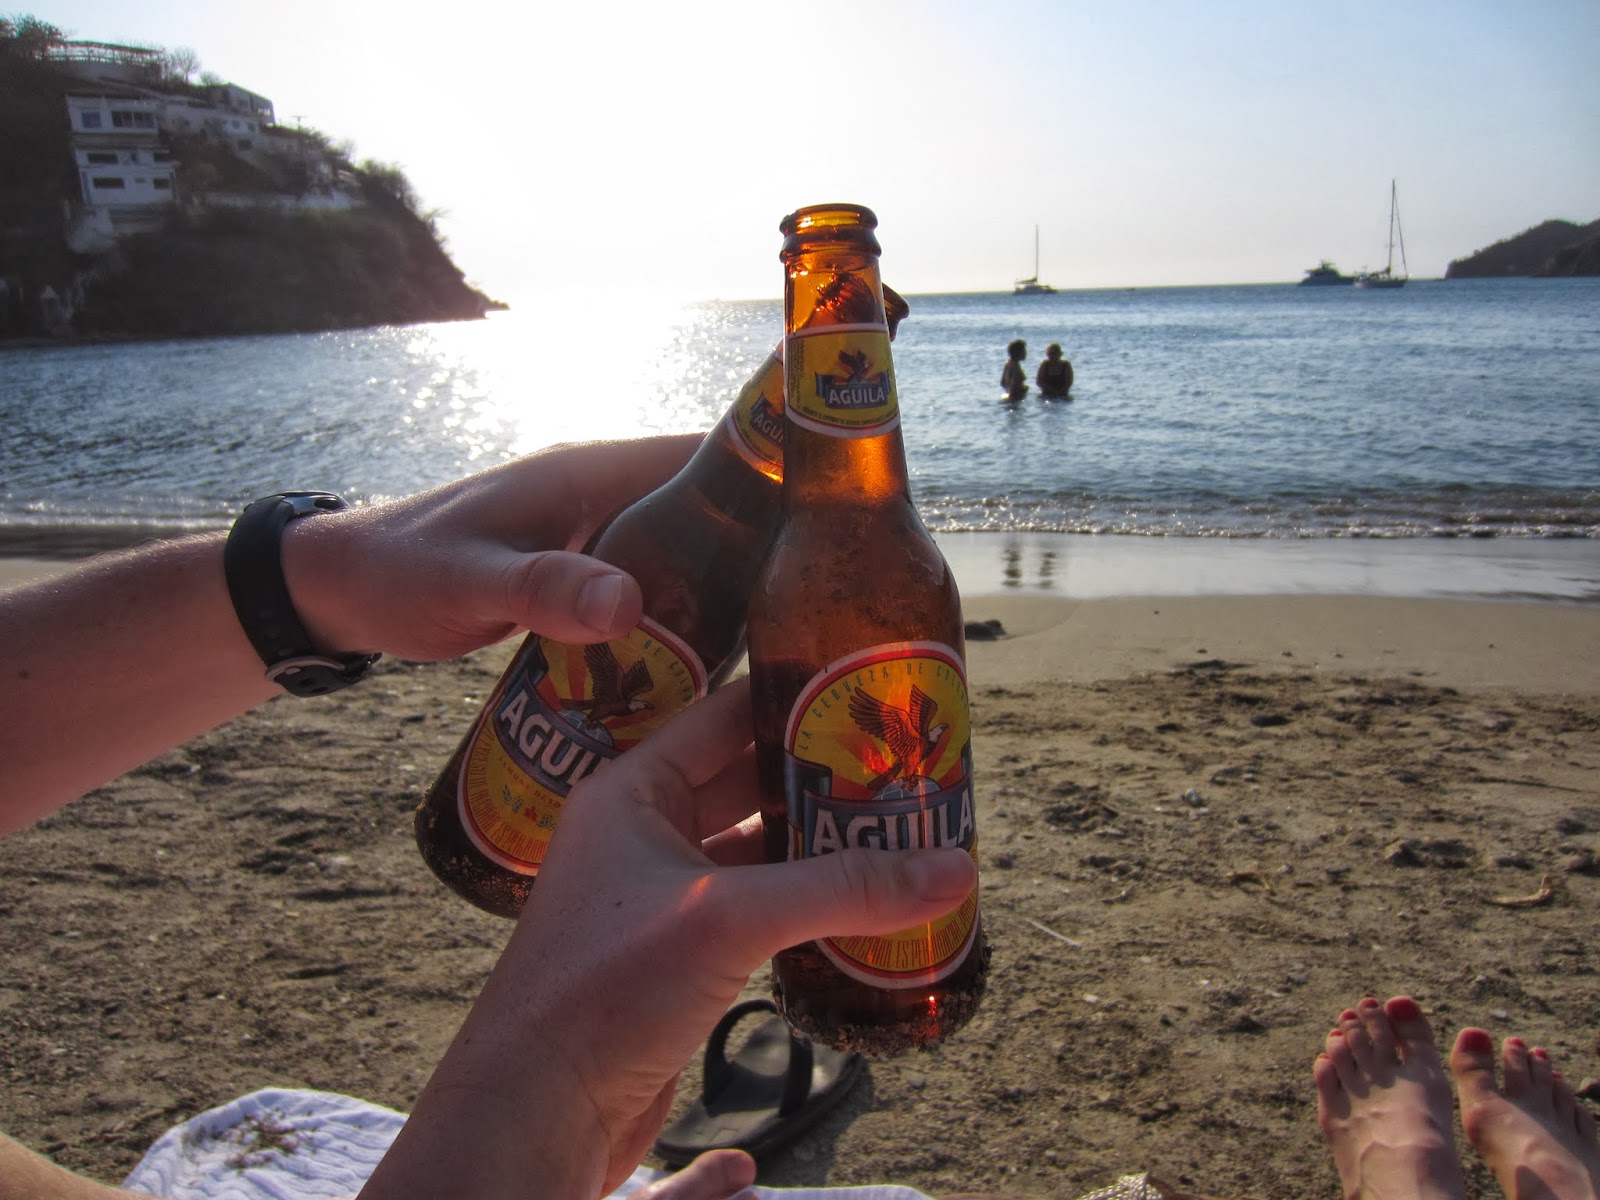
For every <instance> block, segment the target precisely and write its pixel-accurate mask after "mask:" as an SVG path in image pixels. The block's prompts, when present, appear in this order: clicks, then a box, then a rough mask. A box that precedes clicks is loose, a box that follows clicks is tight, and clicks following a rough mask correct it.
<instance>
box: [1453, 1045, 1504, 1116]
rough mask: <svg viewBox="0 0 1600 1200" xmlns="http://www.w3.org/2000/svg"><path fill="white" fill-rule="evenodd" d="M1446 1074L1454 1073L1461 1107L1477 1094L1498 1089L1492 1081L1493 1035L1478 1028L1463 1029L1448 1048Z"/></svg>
mask: <svg viewBox="0 0 1600 1200" xmlns="http://www.w3.org/2000/svg"><path fill="white" fill-rule="evenodd" d="M1450 1074H1451V1075H1453V1076H1454V1077H1455V1081H1456V1091H1457V1092H1458V1093H1460V1096H1461V1106H1462V1109H1463V1111H1464V1110H1465V1109H1466V1108H1467V1106H1468V1105H1469V1104H1470V1103H1472V1102H1473V1101H1475V1100H1477V1099H1478V1098H1479V1097H1481V1096H1485V1095H1488V1094H1490V1093H1494V1092H1498V1091H1499V1090H1500V1089H1499V1088H1498V1087H1497V1086H1496V1085H1495V1081H1494V1039H1493V1038H1491V1037H1490V1036H1489V1035H1488V1034H1487V1033H1485V1032H1484V1031H1483V1030H1481V1029H1463V1030H1462V1031H1461V1032H1460V1033H1459V1034H1457V1035H1456V1044H1455V1046H1454V1047H1453V1048H1452V1049H1451V1051H1450Z"/></svg>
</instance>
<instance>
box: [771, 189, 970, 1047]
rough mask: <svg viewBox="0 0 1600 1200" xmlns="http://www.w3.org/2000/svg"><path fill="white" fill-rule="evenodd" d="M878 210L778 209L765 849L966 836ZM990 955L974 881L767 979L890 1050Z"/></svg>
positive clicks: (787, 962)
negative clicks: (775, 515)
mask: <svg viewBox="0 0 1600 1200" xmlns="http://www.w3.org/2000/svg"><path fill="white" fill-rule="evenodd" d="M876 225H877V219H876V218H875V217H874V216H873V214H872V213H871V212H870V211H869V210H867V209H865V208H861V207H858V206H855V205H847V204H829V205H816V206H813V207H810V208H802V209H800V210H799V211H798V212H795V213H793V214H791V215H790V216H788V217H786V218H785V219H784V221H783V223H782V225H781V226H780V228H781V230H782V232H783V234H784V237H785V240H784V243H783V254H782V258H783V262H784V265H785V267H786V268H787V283H786V287H785V291H784V327H785V330H786V334H785V340H784V368H785V389H786V397H785V422H786V423H785V431H784V481H783V512H782V517H781V520H780V523H779V526H778V531H777V533H776V534H775V535H774V540H773V542H772V545H771V549H770V550H769V551H768V554H767V558H766V562H765V564H764V565H763V567H762V569H761V572H760V574H759V575H758V577H757V579H756V582H755V588H754V591H753V592H752V594H751V600H750V621H749V651H750V677H751V684H752V702H753V704H754V709H755V734H756V752H757V761H758V763H759V767H760V781H761V815H762V822H763V825H764V828H765V836H766V849H767V857H768V858H769V859H771V860H773V861H781V860H783V859H785V858H789V859H793V858H800V857H809V856H813V855H821V854H832V853H837V852H839V851H842V850H846V849H849V850H856V849H871V850H876V851H880V852H882V851H894V850H902V849H913V848H917V847H925V846H929V847H931V846H960V847H963V848H965V849H966V850H968V852H969V853H972V854H974V856H975V855H976V850H977V842H976V829H975V825H974V818H973V800H972V746H971V727H970V723H969V720H968V714H967V686H966V665H965V655H964V650H965V642H964V637H963V626H962V621H961V599H960V596H959V595H958V594H957V591H956V585H955V580H954V578H953V577H952V576H951V573H950V568H949V566H948V564H947V563H946V562H945V560H944V557H943V555H941V554H940V552H939V548H938V547H937V546H936V545H935V544H934V541H933V539H932V537H931V536H929V534H928V531H927V530H926V529H925V528H924V527H923V525H922V522H921V520H920V519H919V518H918V516H917V513H916V510H915V508H914V507H913V506H912V503H911V495H910V485H909V480H908V478H907V474H906V459H905V447H904V445H903V443H902V440H901V433H900V411H899V399H898V396H897V393H896V391H895V382H894V365H893V362H892V361H891V358H890V351H889V334H888V330H887V328H886V322H885V314H884V308H883V300H882V292H881V283H880V281H879V277H878V254H879V250H878V241H877V238H876V236H875V234H874V233H873V229H874V227H875V226H876ZM987 959H988V947H987V943H986V942H985V940H984V936H983V927H982V923H981V922H980V920H979V916H978V895H977V892H976V890H974V891H973V893H972V894H971V895H970V896H968V897H967V899H966V900H965V902H963V903H962V904H961V905H960V906H959V907H958V908H956V909H955V910H954V911H953V912H951V913H949V914H947V915H946V916H945V917H943V918H941V919H940V920H938V921H935V922H932V923H930V924H927V925H919V926H916V927H914V928H911V929H904V930H901V931H899V932H897V933H894V934H891V935H887V936H880V937H835V938H829V939H826V940H823V941H819V942H811V943H807V944H805V945H801V946H795V947H792V948H790V949H788V950H785V951H783V952H782V953H781V954H779V955H778V956H777V957H776V958H775V959H774V960H773V990H774V992H775V994H776V997H777V999H778V1003H779V1006H780V1007H781V1008H782V1010H783V1013H784V1015H785V1017H787V1018H788V1020H789V1022H790V1024H791V1025H793V1026H794V1027H795V1028H796V1029H798V1030H799V1031H800V1032H802V1033H805V1034H807V1035H809V1036H810V1037H812V1038H813V1039H815V1040H818V1041H821V1042H824V1043H826V1044H829V1045H832V1046H835V1047H839V1048H841V1049H853V1050H859V1051H861V1052H863V1053H867V1054H879V1055H882V1054H890V1053H894V1052H896V1051H899V1050H903V1049H908V1048H911V1047H915V1046H926V1045H930V1044H932V1043H934V1042H937V1041H939V1040H940V1039H942V1038H943V1037H945V1036H946V1035H947V1034H949V1033H950V1032H951V1031H953V1030H955V1029H958V1028H959V1027H960V1026H962V1025H963V1024H965V1023H966V1022H967V1020H968V1019H970V1018H971V1016H972V1014H973V1012H974V1011H975V1010H976V1008H977V1004H978V1001H979V998H980V997H981V995H982V994H983V990H984V982H985V975H986V972H987Z"/></svg>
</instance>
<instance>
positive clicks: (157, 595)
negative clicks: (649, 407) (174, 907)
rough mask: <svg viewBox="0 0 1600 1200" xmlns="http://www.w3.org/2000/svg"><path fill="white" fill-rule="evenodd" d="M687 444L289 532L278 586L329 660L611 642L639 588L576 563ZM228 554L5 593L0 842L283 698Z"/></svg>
mask: <svg viewBox="0 0 1600 1200" xmlns="http://www.w3.org/2000/svg"><path fill="white" fill-rule="evenodd" d="M697 444H698V439H697V438H695V437H689V438H655V439H648V440H644V441H638V442H616V443H606V444H596V445H589V446H574V447H565V448H558V449H556V450H554V451H549V452H546V453H544V454H539V455H533V456H531V457H529V458H526V459H520V460H518V461H517V462H514V463H509V464H506V465H505V466H503V467H499V468H496V469H494V470H492V471H487V472H484V473H483V474H481V475H476V476H472V477H470V478H468V479H465V480H461V481H459V482H457V483H453V484H448V485H446V486H445V487H442V488H438V489H435V490H434V491H432V492H427V493H424V494H423V495H421V496H416V497H412V498H410V499H408V500H403V501H397V502H395V503H393V504H385V505H380V506H377V507H374V508H368V509H358V510H348V511H346V512H340V513H331V514H327V515H323V516H312V517H305V518H302V519H301V520H298V521H295V522H293V523H292V524H291V525H290V526H289V527H288V529H287V530H286V532H285V536H284V539H283V545H282V560H283V569H284V577H285V579H286V580H287V582H288V585H289V591H290V593H291V595H292V596H293V597H294V601H295V607H296V609H297V610H298V611H299V614H300V616H301V619H302V621H303V622H304V623H305V625H306V628H307V630H308V632H310V633H311V635H312V637H313V638H314V639H315V640H316V642H317V643H318V648H319V649H321V650H323V651H326V652H329V653H359V652H370V651H381V652H384V653H389V654H396V655H400V656H402V657H406V658H411V659H418V660H431V659H439V658H450V657H454V656H456V655H460V654H464V653H466V652H467V651H469V650H473V649H476V648H477V647H479V646H483V645H487V644H489V643H491V642H495V641H498V640H500V639H501V638H503V637H506V636H507V635H508V634H510V633H512V632H514V631H515V630H516V629H518V628H520V627H527V628H534V627H537V628H539V629H540V630H541V631H542V632H547V633H550V634H552V635H553V636H557V637H563V638H568V639H570V640H574V641H595V640H599V639H602V638H606V637H610V636H615V635H619V634H621V633H623V632H626V631H627V630H628V629H631V628H632V627H633V625H634V624H635V623H637V621H638V619H639V613H640V610H641V600H640V597H639V590H638V586H637V585H636V584H635V583H634V582H633V581H632V580H631V579H628V578H627V577H626V576H624V575H622V574H621V573H620V572H618V571H616V570H615V569H613V568H609V567H605V566H603V565H602V564H600V563H597V562H595V561H594V560H592V559H588V558H584V557H582V556H580V555H577V554H573V553H570V551H572V550H574V549H576V548H577V547H578V546H580V545H582V544H583V542H584V540H585V539H586V538H587V537H588V535H589V534H590V533H591V532H592V531H593V530H594V529H595V528H596V527H597V526H598V525H599V523H600V522H601V521H602V520H603V519H604V518H605V517H606V516H607V515H609V514H610V513H612V512H613V511H615V510H616V509H617V508H619V507H621V506H622V505H624V504H626V503H628V502H629V501H630V500H632V499H633V498H635V497H637V496H639V495H641V494H643V493H644V492H645V491H648V490H649V489H651V488H653V487H655V486H656V485H657V484H659V483H661V482H662V481H664V480H665V479H667V478H668V477H670V476H671V474H672V473H673V472H674V471H675V470H677V468H678V467H679V466H681V465H682V464H683V462H684V460H685V459H686V458H687V457H688V455H689V453H690V452H691V451H692V450H693V449H694V447H695V445H697ZM224 540H225V539H224V537H223V535H221V534H209V535H201V536H196V537H190V538H183V539H180V540H177V541H171V542H164V543H158V544H154V545H150V546H145V547H141V548H138V549H135V550H131V551H124V552H120V553H117V554H111V555H106V556H104V557H102V558H98V559H94V560H91V561H90V562H88V563H87V564H85V565H84V566H82V567H81V568H78V569H76V570H74V571H70V572H67V573H65V574H63V575H59V576H55V577H52V578H50V579H46V580H42V581H40V582H38V583H35V584H32V585H28V586H24V587H21V588H16V589H13V590H10V591H7V592H4V593H0V671H3V675H0V679H3V681H4V686H3V687H0V835H4V834H6V833H10V832H12V831H14V830H16V829H18V828H20V827H22V826H23V825H26V824H28V823H29V822H31V821H33V820H36V819H38V818H39V817H41V816H43V815H45V814H46V813H49V812H51V811H53V810H54V809H56V808H59V807H60V806H61V805H62V804H65V803H66V802H67V801H69V800H71V799H73V798H74V797H76V796H79V795H81V794H83V793H84V792H86V791H88V790H90V789H92V788H95V787H98V786H99V785H100V784H103V783H105V782H107V781H108V780H110V779H114V778H116V777H117V776H118V775H120V774H122V773H123V772H125V771H127V770H129V769H131V768H132V767H135V766H137V765H138V764H140V763H142V762H145V761H146V760H148V759H150V758H152V757H153V756H155V755H157V754H160V753H162V752H164V751H166V750H169V749H171V748H173V747H174V746H178V745H181V744H182V743H183V742H185V741H187V740H188V739H190V738H192V737H194V736H196V735H197V734H200V733H203V732H204V731H206V730H207V729H211V728H213V727H214V726H216V725H219V724H222V723H223V722H225V721H228V720H230V719H232V718H233V717H235V716H237V715H238V714H239V713H241V712H244V711H245V710H246V709H249V708H251V707H253V706H255V705H257V704H260V703H261V702H263V701H264V700H267V699H269V698H271V697H272V696H274V695H276V694H278V691H279V689H278V687H277V686H276V685H275V684H272V683H269V682H268V681H267V680H266V679H265V677H264V672H263V667H262V664H261V661H260V659H259V658H257V657H256V654H255V652H254V650H253V649H252V648H251V646H250V643H249V641H248V640H247V639H246V638H245V636H244V633H243V631H242V630H241V629H240V628H239V624H238V619H237V618H236V617H235V615H234V611H233V604H232V601H231V600H230V599H229V596H228V589H227V583H226V580H225V577H224V575H223V570H222V547H223V543H224ZM296 703H317V701H314V700H313V701H296Z"/></svg>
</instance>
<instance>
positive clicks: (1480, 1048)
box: [1461, 1029, 1494, 1054]
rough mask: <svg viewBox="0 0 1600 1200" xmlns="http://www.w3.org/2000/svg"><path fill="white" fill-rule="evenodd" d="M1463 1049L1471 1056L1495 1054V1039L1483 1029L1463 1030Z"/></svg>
mask: <svg viewBox="0 0 1600 1200" xmlns="http://www.w3.org/2000/svg"><path fill="white" fill-rule="evenodd" d="M1461 1048H1462V1049H1463V1050H1465V1051H1467V1053H1469V1054H1493V1053H1494V1039H1493V1038H1492V1037H1490V1036H1489V1035H1488V1034H1487V1033H1485V1032H1484V1031H1483V1030H1481V1029H1463V1030H1462V1031H1461Z"/></svg>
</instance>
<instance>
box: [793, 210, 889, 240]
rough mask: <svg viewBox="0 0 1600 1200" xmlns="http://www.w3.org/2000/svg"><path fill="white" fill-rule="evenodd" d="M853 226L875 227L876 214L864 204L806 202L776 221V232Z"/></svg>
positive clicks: (794, 232)
mask: <svg viewBox="0 0 1600 1200" xmlns="http://www.w3.org/2000/svg"><path fill="white" fill-rule="evenodd" d="M841 226H854V227H856V228H859V229H876V228H877V227H878V218H877V215H876V214H875V213H874V212H873V211H872V210H871V209H870V208H868V207H866V205H864V204H808V205H806V206H805V207H804V208H797V209H795V210H794V211H793V212H792V213H790V214H789V215H788V216H787V217H785V218H784V219H783V220H782V221H780V222H779V223H778V232H779V233H781V234H783V235H784V236H785V237H789V236H791V235H793V234H796V233H809V232H811V231H812V230H822V229H837V228H839V227H841Z"/></svg>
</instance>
